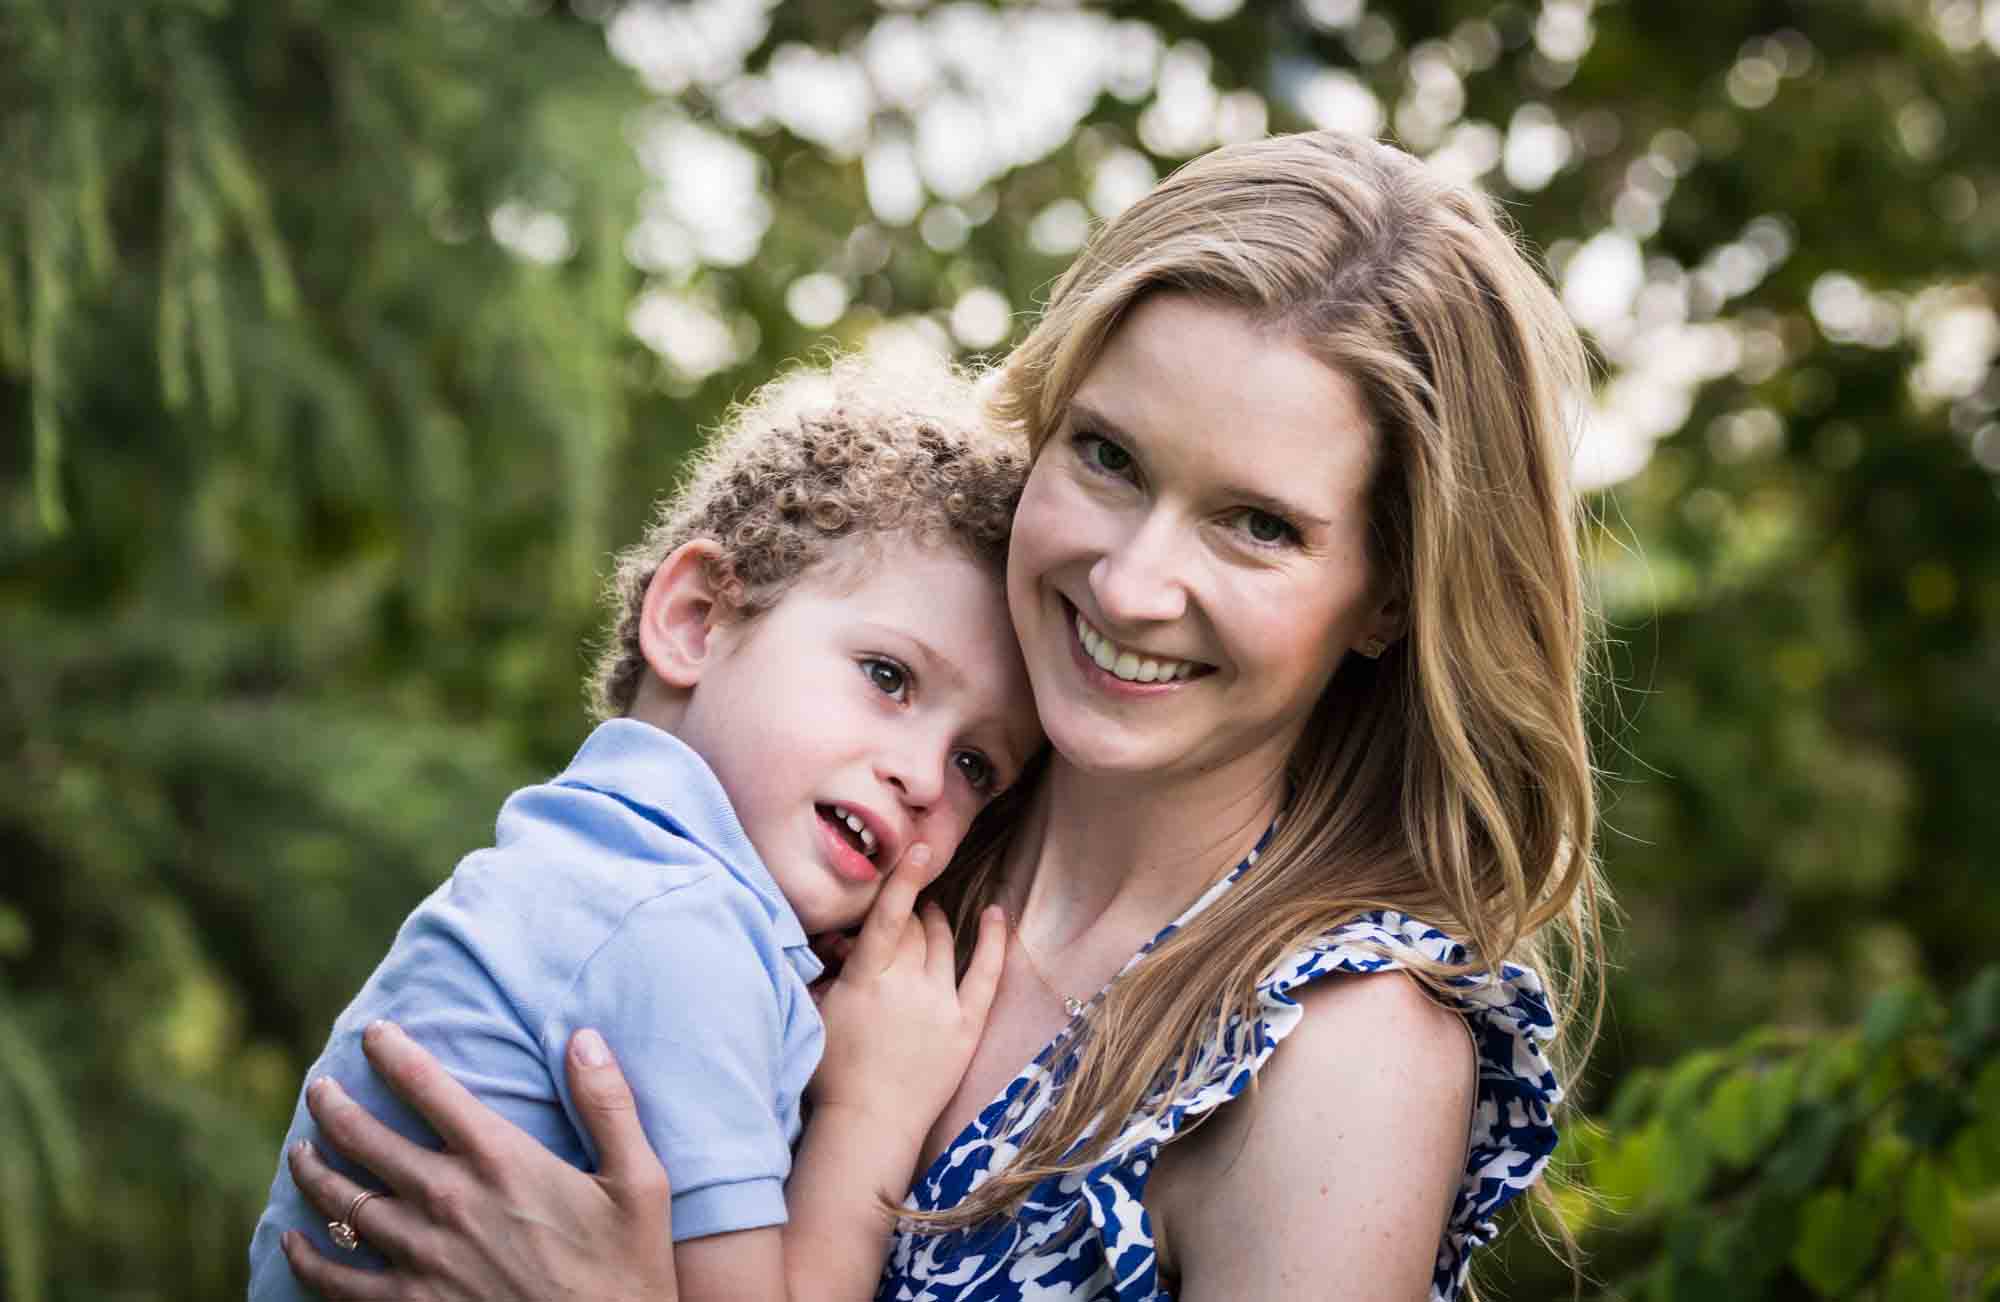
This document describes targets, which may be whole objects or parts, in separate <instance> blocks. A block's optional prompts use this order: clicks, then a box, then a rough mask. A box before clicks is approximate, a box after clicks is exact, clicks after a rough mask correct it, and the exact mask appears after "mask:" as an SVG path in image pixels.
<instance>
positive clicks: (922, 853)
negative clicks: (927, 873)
mask: <svg viewBox="0 0 2000 1302" xmlns="http://www.w3.org/2000/svg"><path fill="white" fill-rule="evenodd" d="M930 861H931V848H930V846H929V845H927V844H925V843H924V842H922V841H919V842H917V844H915V845H913V846H911V847H910V862H911V863H913V864H915V865H916V866H917V867H919V868H921V867H923V866H924V865H925V864H927V863H929V862H930Z"/></svg>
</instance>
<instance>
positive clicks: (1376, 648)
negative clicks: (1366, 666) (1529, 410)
mask: <svg viewBox="0 0 2000 1302" xmlns="http://www.w3.org/2000/svg"><path fill="white" fill-rule="evenodd" d="M1354 649H1355V650H1357V651H1359V652H1360V653H1361V654H1362V655H1365V656H1367V657H1368V658H1369V659H1370V660H1380V659H1381V658H1382V653H1383V652H1384V651H1387V650H1388V649H1389V644H1388V643H1387V642H1384V641H1383V640H1382V639H1381V638H1379V637H1369V638H1364V639H1362V642H1361V645H1360V646H1358V647H1356V648H1354Z"/></svg>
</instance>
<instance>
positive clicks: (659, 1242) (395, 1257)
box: [284, 1022, 679, 1302]
mask: <svg viewBox="0 0 2000 1302" xmlns="http://www.w3.org/2000/svg"><path fill="white" fill-rule="evenodd" d="M363 1044H364V1046H365V1048H366V1050H367V1053H368V1060H369V1062H370V1063H372V1064H373V1065H374V1068H375V1070H376V1072H378V1073H379V1074H380V1075H381V1076H382V1078H383V1079H384V1080H386V1081H388V1082H389V1084H390V1085H391V1086H392V1087H393V1088H394V1089H395V1091H396V1092H397V1093H398V1094H400V1095H401V1096H402V1097H403V1099H404V1100H405V1101H406V1102H408V1103H409V1104H410V1106H412V1107H413V1108H415V1109H416V1110H417V1111H418V1112H419V1113H421V1114H423V1117H424V1119H425V1120H427V1121H428V1122H430V1124H431V1128H432V1129H433V1130H435V1131H437V1133H438V1134H439V1135H441V1136H443V1138H444V1141H445V1151H444V1152H442V1153H436V1152H432V1151H431V1150H429V1149H426V1148H422V1147H420V1146H418V1145H416V1144H412V1143H411V1142H409V1141H408V1140H406V1139H404V1138H403V1137H402V1136H400V1135H398V1134H396V1133H395V1132H394V1131H392V1130H390V1129H389V1128H388V1127H387V1126H385V1125H383V1124H382V1123H381V1122H379V1121H377V1120H376V1119H375V1118H374V1117H372V1116H370V1115H369V1114H368V1113H367V1112H366V1111H365V1110H364V1109H363V1108H361V1107H360V1106H359V1105H358V1104H356V1103H355V1102H354V1101H353V1100H352V1099H349V1098H348V1097H347V1096H346V1095H345V1094H344V1093H343V1092H342V1091H341V1089H340V1087H339V1086H338V1085H337V1084H335V1083H334V1082H333V1081H331V1080H321V1081H318V1082H316V1083H315V1084H314V1085H313V1086H312V1087H311V1088H310V1089H309V1090H308V1091H307V1094H306V1099H307V1105H308V1106H309V1107H310V1108H311V1109H312V1114H313V1119H314V1120H315V1121H317V1122H318V1123H319V1129H320V1133H321V1134H322V1135H324V1136H325V1137H326V1139H327V1142H329V1143H330V1144H332V1145H333V1146H334V1147H335V1148H337V1149H339V1150H340V1152H341V1153H343V1154H344V1155H346V1156H347V1157H349V1158H351V1159H353V1160H354V1161H356V1162H359V1163H360V1164H362V1165H363V1166H366V1167H367V1168H368V1169H369V1170H371V1171H373V1172H375V1173H376V1174H377V1175H379V1176H380V1177H381V1178H382V1179H383V1180H384V1181H386V1182H387V1184H388V1186H389V1190H390V1193H389V1194H388V1195H386V1196H381V1197H375V1198H371V1199H369V1200H368V1201H367V1202H366V1203H365V1204H364V1205H363V1206H362V1207H361V1208H360V1209H359V1211H358V1212H356V1214H355V1216H354V1229H355V1231H356V1233H357V1234H358V1235H359V1236H360V1237H361V1238H363V1239H365V1240H367V1242H368V1243H369V1244H370V1245H371V1246H372V1247H374V1248H375V1249H376V1250H377V1251H379V1252H381V1253H382V1255H383V1256H385V1257H387V1258H388V1259H389V1261H390V1263H391V1265H392V1269H391V1270H389V1271H387V1272H381V1271H367V1270H357V1269H355V1268H354V1267H351V1266H343V1265H340V1264H338V1263H336V1262H334V1261H331V1260H329V1259H328V1258H326V1257H323V1256H321V1255H320V1254H319V1253H318V1252H317V1251H316V1250H315V1249H314V1248H313V1246H312V1244H311V1243H310V1242H309V1241H308V1240H307V1239H306V1237H305V1236H304V1235H303V1234H299V1233H297V1232H296V1231H294V1232H292V1233H289V1234H286V1235H285V1237H284V1249H285V1256H286V1257H287V1259H289V1260H290V1262H291V1264H292V1272H293V1273H294V1274H295V1275H297V1276H298V1278H299V1281H300V1283H302V1284H304V1285H305V1286H306V1287H308V1288H311V1289H315V1290H317V1291H318V1292H319V1293H321V1294H322V1295H324V1296H326V1297H328V1298H331V1299H334V1302H346V1300H348V1299H356V1300H359V1299H419V1298H421V1299H437V1300H443V1299H463V1300H464V1302H474V1300H475V1299H478V1300H486V1299H509V1298H519V1299H523V1300H526V1299H547V1298H593V1299H595V1298H612V1299H618V1298H630V1299H635V1300H636V1299H645V1300H646V1302H673V1299H674V1298H676V1297H677V1296H678V1295H679V1294H678V1286H677V1283H676V1280H675V1276H674V1253H673V1235H672V1233H671V1224H670V1215H669V1205H670V1202H671V1197H670V1190H669V1188H668V1185H667V1173H666V1169H665V1168H664V1167H662V1166H661V1165H660V1160H659V1158H658V1157H657V1156H656V1155H655V1154H654V1152H653V1149H652V1146H651V1144H649V1143H648V1142H647V1140H646V1133H645V1131H644V1130H643V1129H642V1128H641V1127H640V1125H639V1115H638V1111H637V1109H636V1107H635V1106H634V1104H633V1101H632V1091H631V1089H630V1088H629V1087H627V1085H626V1083H625V1077H624V1075H623V1074H622V1073H620V1072H619V1070H618V1066H617V1064H616V1063H615V1062H614V1061H613V1060H612V1057H611V1053H610V1050H609V1049H608V1048H607V1047H606V1046H605V1044H604V1040H603V1038H602V1037H601V1036H599V1035H598V1034H597V1033H596V1032H595V1031H588V1030H585V1031H578V1032H577V1033H576V1035H575V1036H573V1037H572V1038H571V1040H570V1043H569V1053H568V1055H567V1056H568V1070H569V1079H570V1088H571V1091H572V1093H573V1095H574V1098H575V1101H576V1107H577V1111H578V1112H579V1113H580V1114H581V1115H582V1117H583V1122H584V1126H585V1128H586V1129H588V1130H589V1132H590V1137H591V1139H592V1140H594V1141H595V1142H596V1145H597V1151H598V1153H599V1155H600V1157H601V1162H600V1165H599V1168H598V1171H597V1174H595V1175H588V1174H585V1173H584V1172H582V1171H579V1170H577V1169H576V1168H575V1167H572V1166H570V1165H569V1164H568V1163H566V1162H564V1161H563V1160H562V1159H561V1158H558V1157H557V1156H555V1155H554V1154H553V1153H551V1152H549V1151H548V1150H547V1149H545V1148H543V1147H542V1146H541V1145H540V1144H538V1143H536V1142H535V1141H534V1140H532V1139H530V1138H529V1137H528V1136H527V1135H525V1134H523V1133H522V1132H521V1131H520V1130H518V1129H516V1128H515V1127H514V1126H512V1125H511V1124H509V1123H508V1122H506V1121H504V1120H502V1119H501V1118H500V1117H499V1116H497V1115H496V1114H495V1113H494V1112H492V1111H491V1110H490V1109H488V1108H487V1107H486V1106H485V1105H484V1104H482V1103H480V1102H479V1101H478V1100H477V1099H475V1098H474V1097H473V1096H472V1095H471V1094H470V1093H469V1092H467V1090H466V1089H465V1088H464V1087H463V1086H462V1085H460V1084H459V1083H458V1082H457V1081H455V1080H453V1079H452V1078H451V1076H450V1074H449V1073H448V1072H446V1071H445V1070H444V1069H443V1068H442V1067H440V1066H439V1065H438V1063H437V1060H436V1059H434V1058H432V1057H431V1056H430V1054H428V1053H426V1052H425V1051H424V1050H423V1049H421V1048H420V1047H418V1046H417V1044H416V1043H415V1042H414V1041H413V1040H411V1039H410V1038H409V1037H408V1036H407V1035H405V1034H403V1032H402V1031H401V1030H399V1029H398V1028H396V1027H394V1026H392V1025H390V1024H388V1023H386V1022H377V1023H376V1024H375V1025H373V1026H371V1027H369V1028H368V1030H367V1032H366V1034H365V1035H364V1036H363ZM289 1156H290V1160H291V1165H292V1177H293V1179H295V1180H296V1181H297V1182H298V1186H299V1188H300V1189H301V1190H303V1191H304V1192H305V1195H306V1196H307V1197H308V1198H309V1199H311V1200H312V1202H313V1204H314V1205H315V1206H316V1207H318V1208H319V1209H320V1211H322V1212H324V1213H325V1214H326V1216H327V1218H328V1219H329V1220H333V1219H336V1218H341V1217H344V1216H345V1215H346V1214H347V1211H348V1208H349V1205H350V1204H351V1203H352V1202H353V1200H354V1198H355V1196H356V1195H357V1194H359V1193H360V1192H361V1186H360V1185H357V1184H355V1183H354V1182H353V1181H352V1180H349V1179H347V1178H346V1177H345V1176H343V1175H341V1174H340V1173H339V1172H338V1171H335V1170H334V1169H333V1168H332V1167H330V1166H328V1165H327V1163H326V1162H325V1161H324V1160H323V1159H321V1157H320V1156H319V1154H318V1153H317V1152H315V1151H313V1149H312V1148H311V1146H310V1145H307V1144H301V1145H299V1146H298V1147H296V1148H294V1149H293V1150H292V1151H291V1153H290V1155H289Z"/></svg>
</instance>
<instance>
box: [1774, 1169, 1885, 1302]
mask: <svg viewBox="0 0 2000 1302" xmlns="http://www.w3.org/2000/svg"><path fill="white" fill-rule="evenodd" d="M1886 1222H1887V1217H1886V1216H1885V1214H1884V1211H1883V1208H1882V1205H1881V1204H1880V1203H1879V1202H1877V1201H1875V1200H1873V1199H1867V1198H1857V1197H1855V1196H1853V1195H1852V1194H1849V1193H1848V1192H1847V1191H1846V1190H1844V1189H1827V1190H1824V1191H1822V1192H1820V1193H1818V1194H1815V1195H1814V1196H1813V1197H1812V1198H1811V1199H1810V1200H1808V1201H1807V1203H1806V1205H1805V1208H1804V1210H1803V1211H1802V1212H1801V1213H1800V1218H1799V1241H1798V1244H1797V1246H1796V1247H1794V1248H1793V1250H1792V1266H1793V1267H1794V1268H1795V1269H1796V1270H1797V1271H1798V1272H1799V1274H1800V1275H1801V1276H1803V1277H1804V1278H1805V1280H1806V1282H1807V1283H1809V1284H1811V1285H1812V1286H1813V1287H1814V1288H1816V1289H1818V1290H1819V1291H1820V1292H1821V1293H1824V1294H1826V1295H1828V1296H1830V1297H1842V1296H1845V1295H1846V1293H1847V1291H1848V1290H1849V1289H1850V1288H1852V1287H1853V1286H1854V1285H1855V1284H1857V1283H1859V1282H1860V1280H1861V1276H1862V1272H1864V1271H1865V1270H1867V1268H1868V1263H1869V1261H1870V1260H1871V1259H1872V1258H1873V1257H1874V1255H1875V1244H1876V1241H1877V1240H1878V1239H1880V1238H1881V1237H1882V1230H1883V1228H1884V1226H1885V1224H1886Z"/></svg>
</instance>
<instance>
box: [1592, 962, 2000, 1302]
mask: <svg viewBox="0 0 2000 1302" xmlns="http://www.w3.org/2000/svg"><path fill="white" fill-rule="evenodd" d="M1996 991H2000V967H1989V968H1986V969H1985V970H1984V971H1983V972H1982V973H1981V974H1980V975H1979V976H1978V977H1977V978H1976V979H1975V980H1974V982H1973V983H1972V985H1971V986H1970V987H1969V988H1968V989H1966V990H1965V991H1964V993H1963V994H1961V995H1960V997H1959V998H1958V999H1957V1000H1955V1001H1954V1002H1953V1003H1952V1005H1951V1006H1950V1007H1949V1008H1947V1007H1946V1006H1945V1005H1944V1004H1942V1003H1941V1002H1940V1001H1939V1000H1937V999H1936V998H1935V997H1934V996H1932V995H1930V994H1929V993H1928V992H1927V991H1925V990H1923V989H1921V988H1919V987H1914V986H1901V987H1894V988H1891V989H1889V990H1886V991H1883V992H1882V993H1881V994H1879V995H1877V996H1876V997H1875V999H1874V1000H1873V1001H1872V1002H1871V1003H1870V1005H1869V1007H1868V1010H1867V1013H1866V1016H1865V1017H1864V1018H1863V1020H1862V1022H1861V1024H1860V1026H1859V1027H1857V1028H1854V1029H1850V1030H1846V1031H1841V1032H1837V1033H1826V1034H1817V1035H1804V1034H1791V1033H1779V1032H1773V1031H1757V1032H1753V1033H1751V1034H1750V1035H1747V1036H1745V1037H1744V1038H1743V1039H1742V1040H1740V1041H1738V1042H1737V1043H1736V1044H1734V1045H1732V1046H1731V1047H1730V1048H1728V1049H1726V1050H1721V1051H1711V1052H1704V1053H1698V1054H1695V1055H1693V1056H1691V1057H1688V1058H1685V1059H1683V1060H1682V1061H1680V1062H1678V1063H1676V1064H1674V1065H1673V1066H1672V1067H1671V1068H1668V1069H1664V1070H1653V1069H1647V1070H1642V1071H1640V1072H1637V1073H1634V1074H1633V1076H1632V1077H1631V1078H1629V1079H1628V1080H1627V1081H1626V1082H1625V1084H1624V1085H1623V1086H1622V1087H1621V1088H1620V1090H1619V1092H1618V1094H1617V1096H1616V1097H1615V1098H1614V1099H1613V1101H1612V1104H1611V1108H1610V1111H1609V1113H1608V1117H1607V1124H1606V1125H1605V1126H1604V1127H1603V1128H1602V1129H1598V1130H1594V1131H1584V1132H1579V1133H1578V1136H1577V1137H1575V1138H1574V1139H1573V1140H1572V1142H1571V1143H1570V1144H1569V1145H1568V1155H1569V1157H1570V1159H1571V1160H1572V1161H1574V1162H1575V1163H1577V1165H1578V1167H1579V1176H1580V1184H1579V1188H1578V1191H1573V1192H1572V1194H1571V1196H1570V1198H1569V1199H1568V1200H1567V1202H1566V1204H1565V1207H1566V1211H1567V1212H1568V1213H1569V1218H1570V1220H1571V1222H1572V1226H1573V1228H1576V1229H1579V1230H1582V1231H1583V1238H1584V1242H1585V1245H1586V1248H1587V1249H1590V1250H1593V1252H1594V1259H1593V1261H1592V1274H1593V1275H1594V1276H1595V1277H1597V1278H1598V1279H1600V1280H1602V1281H1603V1291H1602V1296H1604V1297H1606V1298H1634V1299H1636V1298H1646V1299H1649V1302H1668V1299H1673V1298H1699V1299H1702V1300H1703V1302H1709V1300H1710V1299H1717V1300H1723V1299H1730V1298H1764V1297H1801V1296H1803V1297H1826V1298H1848V1297H1857V1296H1873V1297H1880V1298H1882V1299H1884V1300H1885V1302H1889V1300H1892V1299H1895V1300H1900V1299H1906V1298H1908V1299H1916V1298H1948V1297H1964V1296H1971V1295H1973V1293H1974V1291H1975V1290H1977V1289H1979V1288H1980V1287H1982V1284H1981V1281H1982V1280H1983V1279H1984V1278H1985V1276H1986V1273H1987V1272H1988V1271H1990V1270H1991V1269H1992V1268H1993V1266H1994V1265H1995V1264H1996V1263H2000V1009H1996V1007H1995V1005H1994V994H1995V992H1996Z"/></svg>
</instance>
